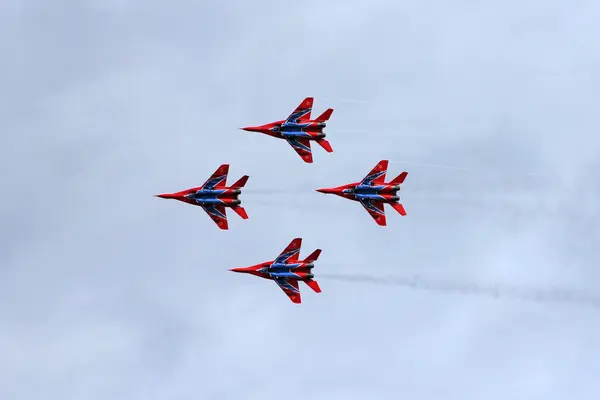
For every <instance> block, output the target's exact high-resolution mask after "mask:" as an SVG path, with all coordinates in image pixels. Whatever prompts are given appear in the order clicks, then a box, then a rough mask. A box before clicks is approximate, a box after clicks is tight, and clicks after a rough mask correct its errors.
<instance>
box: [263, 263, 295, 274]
mask: <svg viewBox="0 0 600 400" xmlns="http://www.w3.org/2000/svg"><path fill="white" fill-rule="evenodd" d="M301 265H302V263H289V264H285V263H273V264H271V266H270V267H269V271H274V272H277V271H289V270H291V269H293V268H298V267H300V266H301Z"/></svg>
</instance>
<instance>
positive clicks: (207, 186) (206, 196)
mask: <svg viewBox="0 0 600 400" xmlns="http://www.w3.org/2000/svg"><path fill="white" fill-rule="evenodd" d="M227 174H229V164H223V165H221V166H220V167H219V168H218V169H217V170H216V171H215V172H214V173H213V174H212V175H211V176H210V178H208V180H207V181H206V182H204V184H203V185H202V186H199V187H195V188H191V189H186V190H183V191H181V192H177V193H165V194H157V195H156V197H160V198H163V199H175V200H179V201H183V202H184V203H188V204H192V205H194V206H200V207H202V208H203V209H204V211H206V213H207V214H208V215H209V216H210V218H211V219H212V220H213V221H215V223H216V224H217V226H218V227H219V228H221V229H223V230H227V229H228V228H229V225H228V223H227V212H226V211H225V207H229V208H231V209H232V210H233V211H235V212H236V213H237V214H238V215H239V216H240V217H242V218H243V219H248V214H247V213H246V210H245V209H244V207H242V206H241V205H240V204H241V203H242V201H241V200H240V199H239V198H238V196H239V195H240V193H241V192H242V191H241V189H242V188H243V187H244V185H246V182H248V178H249V177H248V175H244V176H242V177H241V178H240V179H239V180H238V181H237V182H236V183H234V184H233V185H231V186H230V187H226V186H225V185H226V182H227Z"/></svg>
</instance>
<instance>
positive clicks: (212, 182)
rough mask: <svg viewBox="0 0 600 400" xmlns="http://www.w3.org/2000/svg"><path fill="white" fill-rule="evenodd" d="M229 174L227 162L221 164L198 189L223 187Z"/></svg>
mask: <svg viewBox="0 0 600 400" xmlns="http://www.w3.org/2000/svg"><path fill="white" fill-rule="evenodd" d="M227 174H229V164H223V165H221V166H220V167H219V168H217V170H216V171H215V172H214V173H213V174H212V175H211V176H210V178H208V180H207V181H206V182H204V184H203V185H202V186H200V189H209V190H210V189H219V188H223V187H225V184H226V182H227Z"/></svg>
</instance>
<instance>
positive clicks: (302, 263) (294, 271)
mask: <svg viewBox="0 0 600 400" xmlns="http://www.w3.org/2000/svg"><path fill="white" fill-rule="evenodd" d="M301 246H302V238H295V239H294V240H292V241H291V242H290V244H289V245H288V246H287V247H286V248H285V249H284V250H283V251H282V252H281V254H279V256H278V257H277V258H276V259H275V260H272V261H266V262H262V263H260V264H256V265H253V266H251V267H242V268H233V269H230V271H233V272H240V273H245V274H251V275H254V276H258V277H260V278H264V279H270V280H273V281H275V283H277V285H278V286H279V287H280V288H281V290H283V292H284V293H285V294H286V295H287V296H288V297H289V298H290V300H291V301H292V302H294V303H296V304H300V303H301V302H302V298H301V296H300V288H299V286H298V282H304V283H306V284H307V285H308V287H310V288H311V289H312V290H314V291H315V292H317V293H321V288H320V287H319V284H318V283H317V281H315V280H313V278H314V274H313V273H312V272H311V270H312V269H313V268H314V266H315V264H314V262H315V261H316V260H317V259H318V258H319V255H321V249H316V250H315V251H313V252H312V253H311V254H310V255H309V256H308V257H306V259H304V260H299V256H300V247H301Z"/></svg>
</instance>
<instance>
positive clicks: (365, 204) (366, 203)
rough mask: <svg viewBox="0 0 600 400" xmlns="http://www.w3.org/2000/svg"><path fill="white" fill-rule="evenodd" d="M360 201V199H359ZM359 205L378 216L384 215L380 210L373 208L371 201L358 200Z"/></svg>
mask: <svg viewBox="0 0 600 400" xmlns="http://www.w3.org/2000/svg"><path fill="white" fill-rule="evenodd" d="M359 200H360V199H359ZM360 203H361V204H362V205H363V206H364V207H365V208H366V209H368V210H371V211H373V212H374V213H376V214H379V215H385V212H383V211H382V210H380V209H379V208H377V207H375V206H374V205H373V203H371V200H360Z"/></svg>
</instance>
